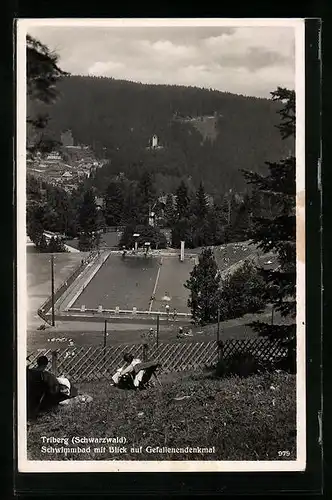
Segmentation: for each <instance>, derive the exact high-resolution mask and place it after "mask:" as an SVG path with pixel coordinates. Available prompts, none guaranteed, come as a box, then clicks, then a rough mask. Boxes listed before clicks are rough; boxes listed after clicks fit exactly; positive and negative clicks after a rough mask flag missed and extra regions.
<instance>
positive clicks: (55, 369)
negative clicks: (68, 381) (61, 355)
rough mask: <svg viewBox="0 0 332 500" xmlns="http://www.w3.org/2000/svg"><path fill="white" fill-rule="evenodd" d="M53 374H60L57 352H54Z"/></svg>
mask: <svg viewBox="0 0 332 500" xmlns="http://www.w3.org/2000/svg"><path fill="white" fill-rule="evenodd" d="M52 372H53V373H54V375H55V376H57V374H58V353H57V351H52Z"/></svg>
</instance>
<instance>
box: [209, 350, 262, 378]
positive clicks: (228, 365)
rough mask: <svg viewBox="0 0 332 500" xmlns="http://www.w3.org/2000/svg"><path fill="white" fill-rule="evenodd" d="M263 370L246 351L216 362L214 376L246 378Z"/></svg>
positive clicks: (259, 363) (237, 352) (255, 359)
mask: <svg viewBox="0 0 332 500" xmlns="http://www.w3.org/2000/svg"><path fill="white" fill-rule="evenodd" d="M263 370H264V367H263V365H262V364H261V362H260V361H259V360H258V359H257V358H256V357H255V356H254V355H253V354H251V353H250V352H247V351H236V352H234V353H233V354H232V355H231V356H229V357H228V358H225V359H221V360H219V361H218V363H217V365H216V369H215V375H216V376H217V377H226V376H230V375H238V376H239V377H248V376H249V375H254V374H256V373H258V372H260V371H263Z"/></svg>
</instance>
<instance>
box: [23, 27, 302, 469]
mask: <svg viewBox="0 0 332 500" xmlns="http://www.w3.org/2000/svg"><path fill="white" fill-rule="evenodd" d="M36 26H49V27H51V26H54V27H55V26H61V27H65V26H68V27H73V28H74V27H78V26H84V27H87V26H93V27H134V26H136V27H137V26H139V27H151V26H178V27H185V26H188V27H189V26H205V27H207V26H211V27H213V26H229V27H239V26H250V27H263V26H264V27H266V26H271V27H272V26H279V27H292V28H294V31H295V51H296V59H295V60H296V65H295V66H296V68H295V74H296V77H295V90H296V192H297V244H301V245H303V247H304V244H305V240H304V235H305V227H304V225H305V214H304V212H305V210H304V202H303V200H304V196H305V128H304V127H305V120H304V119H305V93H304V91H305V40H304V33H305V31H304V29H305V26H304V19H283V18H280V19H264V18H261V19H252V18H249V19H237V18H236V19H232V18H229V19H50V18H49V19H19V20H17V73H16V74H17V151H16V153H17V156H16V158H17V159H16V184H17V200H16V201H17V268H18V269H17V363H18V370H17V374H18V390H17V399H18V401H17V403H18V413H17V417H18V418H17V422H18V429H17V439H18V441H17V443H16V445H17V451H18V471H19V472H38V473H39V472H40V473H42V472H143V471H149V472H160V471H165V472H198V471H202V472H208V471H213V472H218V471H219V472H254V471H256V472H257V471H266V472H268V471H303V470H305V466H306V382H305V377H306V370H305V360H306V357H305V356H306V353H305V333H306V332H305V285H306V280H305V263H304V260H303V258H302V259H299V253H298V258H297V307H298V308H297V375H296V378H297V459H296V460H295V461H279V460H277V461H255V462H253V461H205V460H204V461H190V460H188V461H155V460H154V461H139V460H138V461H117V460H116V461H112V460H104V461H99V460H98V461H83V460H77V461H48V460H45V461H29V460H27V447H26V445H27V424H26V417H25V416H26V390H25V387H26V347H27V340H26V330H27V318H26V313H25V312H26V311H27V294H26V290H27V276H26V275H27V272H26V271H27V265H26V71H25V68H26V34H27V31H28V29H29V28H30V27H36ZM303 254H304V248H303V249H302V253H301V255H303Z"/></svg>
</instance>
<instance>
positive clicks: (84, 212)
mask: <svg viewBox="0 0 332 500" xmlns="http://www.w3.org/2000/svg"><path fill="white" fill-rule="evenodd" d="M78 223H79V228H80V231H81V232H83V233H85V234H88V235H91V234H92V233H93V232H94V231H96V230H97V229H98V226H97V223H98V209H97V205H96V200H95V196H94V194H93V191H92V189H88V190H87V191H86V193H85V194H84V196H83V201H82V203H81V206H80V209H79V218H78Z"/></svg>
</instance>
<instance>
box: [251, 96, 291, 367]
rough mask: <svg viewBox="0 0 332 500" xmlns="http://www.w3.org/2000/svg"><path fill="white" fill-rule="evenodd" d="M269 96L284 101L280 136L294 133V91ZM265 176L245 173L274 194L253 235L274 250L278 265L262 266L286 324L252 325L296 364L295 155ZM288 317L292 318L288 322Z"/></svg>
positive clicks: (259, 187) (269, 291)
mask: <svg viewBox="0 0 332 500" xmlns="http://www.w3.org/2000/svg"><path fill="white" fill-rule="evenodd" d="M272 98H273V99H274V100H277V101H280V102H282V103H283V104H284V107H283V109H282V110H281V111H280V115H281V121H282V122H281V125H279V127H278V128H279V130H280V132H281V135H282V137H283V138H287V137H290V136H294V134H295V92H294V91H291V90H287V89H281V88H278V89H277V91H275V92H272ZM267 165H268V168H269V174H268V175H266V176H262V175H259V174H257V173H253V172H245V177H246V179H247V182H248V183H250V184H253V185H254V186H255V187H256V189H257V190H258V191H259V192H260V193H264V194H265V195H267V196H271V197H273V207H274V210H273V212H274V213H271V214H270V216H260V217H256V218H254V220H253V224H254V227H253V233H252V238H253V241H254V243H256V244H257V246H258V248H259V249H261V250H263V252H265V253H267V252H271V251H273V252H275V254H276V255H277V257H278V263H279V266H278V268H277V269H274V270H266V269H261V274H262V276H263V277H264V280H265V283H266V298H267V300H269V302H270V303H271V304H272V305H273V307H274V309H275V310H276V311H279V312H280V313H281V315H282V316H283V317H287V318H288V319H289V320H290V321H288V322H287V324H279V325H276V324H275V325H271V324H267V323H263V322H254V323H253V324H252V326H253V328H254V329H255V330H256V331H258V332H259V334H261V335H265V336H269V337H275V338H281V339H283V340H285V341H286V343H287V345H288V346H289V359H290V361H291V362H292V365H293V366H292V368H293V369H294V366H295V344H296V343H295V335H296V323H295V316H296V213H295V210H296V198H295V197H296V182H295V157H294V156H290V157H288V158H284V159H282V160H280V162H278V163H276V162H275V163H271V162H268V163H267ZM291 320H293V321H292V322H291Z"/></svg>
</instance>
